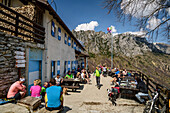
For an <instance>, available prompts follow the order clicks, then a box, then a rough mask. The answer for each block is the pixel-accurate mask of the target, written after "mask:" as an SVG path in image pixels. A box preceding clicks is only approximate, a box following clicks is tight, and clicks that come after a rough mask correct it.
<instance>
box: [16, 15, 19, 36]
mask: <svg viewBox="0 0 170 113" xmlns="http://www.w3.org/2000/svg"><path fill="white" fill-rule="evenodd" d="M18 24H19V15H18V14H16V20H15V36H18Z"/></svg>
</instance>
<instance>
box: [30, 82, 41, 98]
mask: <svg viewBox="0 0 170 113" xmlns="http://www.w3.org/2000/svg"><path fill="white" fill-rule="evenodd" d="M40 85H41V80H40V79H36V80H34V86H31V88H30V92H31V96H32V97H38V98H40V97H41V95H40V93H41V86H40Z"/></svg>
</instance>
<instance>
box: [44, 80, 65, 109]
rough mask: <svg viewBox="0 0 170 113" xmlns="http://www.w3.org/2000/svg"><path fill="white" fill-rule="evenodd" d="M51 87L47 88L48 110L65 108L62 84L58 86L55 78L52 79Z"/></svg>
mask: <svg viewBox="0 0 170 113" xmlns="http://www.w3.org/2000/svg"><path fill="white" fill-rule="evenodd" d="M49 83H50V87H49V88H47V89H46V94H45V107H46V109H48V110H60V109H62V108H63V95H62V94H63V91H62V88H61V86H56V81H55V79H54V78H52V79H51V80H50V82H49Z"/></svg>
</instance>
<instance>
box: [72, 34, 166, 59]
mask: <svg viewBox="0 0 170 113" xmlns="http://www.w3.org/2000/svg"><path fill="white" fill-rule="evenodd" d="M72 32H73V34H74V35H75V36H76V37H77V38H78V39H79V40H81V41H83V42H84V45H85V47H86V50H87V51H88V52H90V53H95V54H104V55H106V54H108V55H109V54H110V52H111V49H110V48H111V40H112V39H111V37H112V36H111V34H109V33H107V34H106V33H104V32H102V31H100V32H95V31H77V32H76V31H72ZM113 48H114V50H113V51H114V53H115V54H116V55H120V54H123V55H125V56H128V57H134V56H136V55H143V54H144V53H145V52H148V51H156V52H164V51H162V50H161V49H158V48H157V47H156V46H155V45H153V44H151V43H148V41H147V40H146V38H144V37H139V36H137V35H133V34H130V33H124V34H118V35H115V36H114V37H113Z"/></svg>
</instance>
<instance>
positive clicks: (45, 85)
mask: <svg viewBox="0 0 170 113" xmlns="http://www.w3.org/2000/svg"><path fill="white" fill-rule="evenodd" d="M47 87H48V82H44V84H43V87H42V88H41V93H40V94H41V96H42V99H41V100H42V101H43V102H45V100H44V97H45V93H46V89H47Z"/></svg>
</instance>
